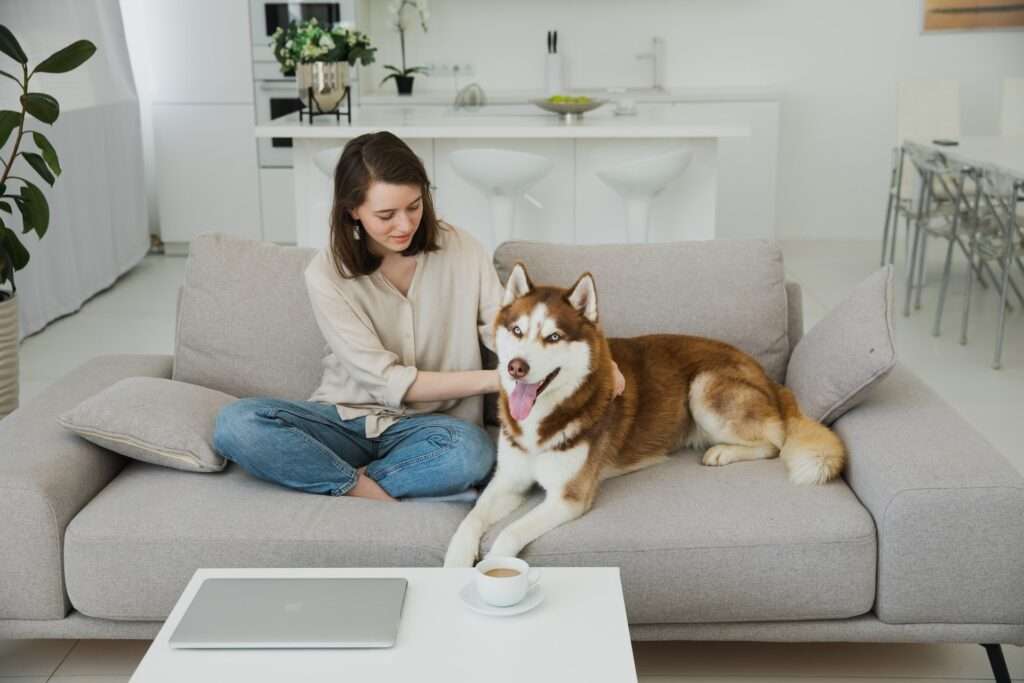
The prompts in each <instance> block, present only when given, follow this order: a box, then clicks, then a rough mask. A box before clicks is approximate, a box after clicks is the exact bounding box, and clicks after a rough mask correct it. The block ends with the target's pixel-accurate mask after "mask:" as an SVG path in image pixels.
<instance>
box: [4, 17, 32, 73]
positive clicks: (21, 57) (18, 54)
mask: <svg viewBox="0 0 1024 683" xmlns="http://www.w3.org/2000/svg"><path fill="white" fill-rule="evenodd" d="M0 52H3V53H4V54H5V55H7V56H8V57H10V58H11V59H13V60H14V61H16V62H17V63H18V64H24V63H26V62H27V61H28V57H27V56H26V55H25V51H24V50H22V49H21V45H19V44H18V39H17V38H15V37H14V34H13V33H11V32H10V30H9V29H8V28H7V27H6V26H4V25H3V24H0Z"/></svg>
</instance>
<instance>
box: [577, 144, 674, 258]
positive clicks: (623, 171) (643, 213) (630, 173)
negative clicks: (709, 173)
mask: <svg viewBox="0 0 1024 683" xmlns="http://www.w3.org/2000/svg"><path fill="white" fill-rule="evenodd" d="M691 161H693V152H692V151H690V150H688V149H681V150H676V151H674V152H669V153H668V154H660V155H658V156H655V157H649V158H647V159H637V160H635V161H630V162H627V163H625V164H618V165H615V166H609V167H607V168H602V169H601V170H600V171H598V172H597V177H598V178H600V179H601V180H603V181H604V182H605V184H606V185H608V186H609V187H611V188H612V189H613V190H615V191H616V192H618V193H619V194H620V195H622V198H623V199H625V200H626V238H627V241H629V242H633V243H636V242H646V241H647V235H648V223H649V216H650V212H651V200H652V199H654V197H655V196H656V195H657V194H658V193H659V192H661V190H662V189H664V187H665V186H666V185H668V184H669V182H670V181H672V180H674V179H675V178H677V177H679V176H680V175H682V173H683V171H685V170H686V167H687V166H689V165H690V162H691Z"/></svg>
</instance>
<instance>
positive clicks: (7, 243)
mask: <svg viewBox="0 0 1024 683" xmlns="http://www.w3.org/2000/svg"><path fill="white" fill-rule="evenodd" d="M0 239H2V240H3V243H4V248H5V250H6V251H7V254H8V255H9V256H10V257H11V261H12V262H13V263H14V270H21V269H22V268H24V267H25V266H27V265H28V258H29V257H28V249H26V248H25V245H23V244H22V243H21V240H20V239H18V234H17V233H16V232H14V231H13V230H11V229H10V228H0Z"/></svg>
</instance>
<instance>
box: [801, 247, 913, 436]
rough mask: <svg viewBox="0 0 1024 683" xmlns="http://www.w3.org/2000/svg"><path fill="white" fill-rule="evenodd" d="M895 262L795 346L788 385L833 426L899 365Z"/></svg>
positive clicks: (811, 413)
mask: <svg viewBox="0 0 1024 683" xmlns="http://www.w3.org/2000/svg"><path fill="white" fill-rule="evenodd" d="M892 277H893V276H892V266H891V265H889V266H886V267H885V268H882V269H881V270H879V271H877V272H875V273H874V274H873V275H871V276H870V277H868V278H867V279H866V280H864V281H863V282H861V283H860V284H859V285H857V286H856V287H854V289H853V291H852V292H851V293H850V295H849V296H848V297H846V299H844V300H843V302H842V303H840V304H839V305H838V306H836V307H835V308H833V309H832V311H830V312H829V314H828V315H827V316H825V318H823V319H822V320H820V321H819V322H818V324H816V325H815V326H814V327H812V328H811V330H810V332H808V333H807V335H806V336H805V337H804V338H803V339H801V340H800V343H799V344H797V345H796V348H794V349H793V355H792V356H791V357H790V359H789V367H788V368H787V370H786V385H787V386H788V387H789V388H791V389H792V390H793V393H794V394H795V395H796V399H797V403H799V404H800V409H801V410H802V411H803V412H804V414H805V415H807V416H808V417H810V418H812V419H815V420H818V421H820V422H822V423H824V424H832V423H833V422H835V421H836V420H838V419H839V418H840V417H841V416H842V415H843V413H845V412H846V411H848V410H850V409H851V408H853V407H854V406H856V405H857V404H858V403H860V402H861V401H863V400H864V398H865V396H867V394H868V392H869V391H870V390H871V389H872V388H873V387H874V386H875V385H877V384H878V383H879V382H881V381H882V380H883V379H885V378H886V377H887V376H888V374H889V373H890V372H891V371H892V369H893V367H894V366H895V365H896V342H895V340H894V339H893V324H892V315H893V288H892Z"/></svg>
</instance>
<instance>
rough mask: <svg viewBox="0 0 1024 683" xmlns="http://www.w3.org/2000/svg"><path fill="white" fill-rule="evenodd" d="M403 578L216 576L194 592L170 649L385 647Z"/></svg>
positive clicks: (390, 641) (393, 630) (391, 640)
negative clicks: (248, 577) (249, 577)
mask: <svg viewBox="0 0 1024 683" xmlns="http://www.w3.org/2000/svg"><path fill="white" fill-rule="evenodd" d="M407 585H408V581H407V580H406V579H402V578H384V579H374V578H337V579H335V578H274V579H260V578H251V579H246V578H217V579H206V580H205V581H203V585H201V586H200V587H199V590H198V591H197V592H196V595H195V597H193V598H192V603H191V604H190V605H189V606H188V609H187V610H186V611H185V614H184V615H183V616H182V618H181V621H180V622H178V627H177V628H176V629H174V633H173V634H171V638H170V641H169V645H170V646H171V647H172V648H302V647H305V648H321V647H322V648H337V647H391V646H392V645H394V644H395V636H396V635H397V633H398V621H399V618H400V617H401V615H402V604H403V603H404V602H405V590H406V587H407Z"/></svg>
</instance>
